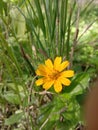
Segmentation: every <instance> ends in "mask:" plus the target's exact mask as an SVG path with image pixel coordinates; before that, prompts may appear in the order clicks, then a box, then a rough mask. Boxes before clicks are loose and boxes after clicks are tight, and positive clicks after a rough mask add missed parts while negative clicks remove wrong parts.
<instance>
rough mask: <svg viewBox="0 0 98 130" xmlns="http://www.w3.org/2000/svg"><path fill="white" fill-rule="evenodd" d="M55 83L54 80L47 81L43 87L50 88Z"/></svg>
mask: <svg viewBox="0 0 98 130" xmlns="http://www.w3.org/2000/svg"><path fill="white" fill-rule="evenodd" d="M53 84H54V80H51V81H47V82H45V83H44V85H43V88H44V89H45V90H48V89H49V88H50V87H51V86H52V85H53Z"/></svg>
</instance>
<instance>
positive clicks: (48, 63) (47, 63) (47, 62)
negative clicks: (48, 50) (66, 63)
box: [45, 59, 53, 69]
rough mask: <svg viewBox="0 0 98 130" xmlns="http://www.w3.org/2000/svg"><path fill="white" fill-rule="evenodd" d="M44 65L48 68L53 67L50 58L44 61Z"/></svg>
mask: <svg viewBox="0 0 98 130" xmlns="http://www.w3.org/2000/svg"><path fill="white" fill-rule="evenodd" d="M45 65H46V66H47V67H48V68H49V69H53V64H52V61H51V60H50V59H48V60H46V61H45Z"/></svg>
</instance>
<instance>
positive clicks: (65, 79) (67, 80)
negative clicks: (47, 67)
mask: <svg viewBox="0 0 98 130" xmlns="http://www.w3.org/2000/svg"><path fill="white" fill-rule="evenodd" d="M60 81H61V83H62V84H63V85H65V86H69V85H70V83H71V81H70V80H69V79H67V78H60Z"/></svg>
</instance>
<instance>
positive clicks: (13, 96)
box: [3, 93, 21, 105]
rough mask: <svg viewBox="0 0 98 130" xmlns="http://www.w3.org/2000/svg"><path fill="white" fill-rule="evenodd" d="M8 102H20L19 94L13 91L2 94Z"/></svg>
mask: <svg viewBox="0 0 98 130" xmlns="http://www.w3.org/2000/svg"><path fill="white" fill-rule="evenodd" d="M3 97H4V98H5V99H6V100H7V101H8V102H9V103H12V104H17V105H18V104H20V103H21V102H20V99H19V96H18V95H17V94H14V93H7V94H4V96H3Z"/></svg>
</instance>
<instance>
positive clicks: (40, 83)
mask: <svg viewBox="0 0 98 130" xmlns="http://www.w3.org/2000/svg"><path fill="white" fill-rule="evenodd" d="M35 83H36V85H37V86H40V85H42V84H43V83H44V78H40V79H38V80H36V81H35Z"/></svg>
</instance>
